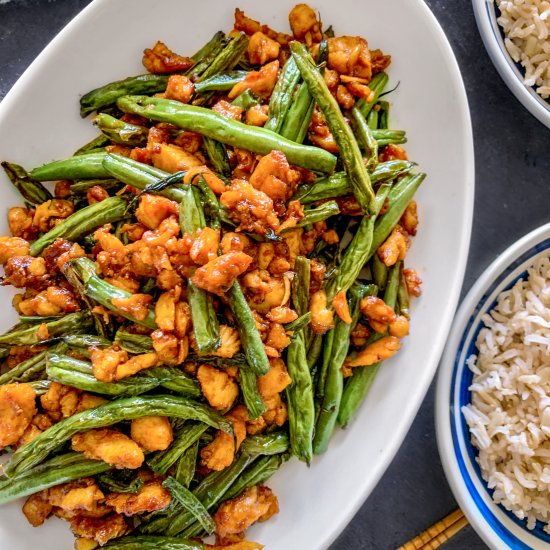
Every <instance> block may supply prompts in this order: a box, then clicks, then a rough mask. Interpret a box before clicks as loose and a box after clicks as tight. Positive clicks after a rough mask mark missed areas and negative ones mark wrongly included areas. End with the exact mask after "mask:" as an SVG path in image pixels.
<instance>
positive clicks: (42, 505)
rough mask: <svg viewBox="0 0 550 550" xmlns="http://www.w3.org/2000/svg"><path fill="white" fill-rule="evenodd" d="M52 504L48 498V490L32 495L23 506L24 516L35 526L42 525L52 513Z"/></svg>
mask: <svg viewBox="0 0 550 550" xmlns="http://www.w3.org/2000/svg"><path fill="white" fill-rule="evenodd" d="M52 508H53V506H52V504H51V503H50V500H49V498H48V490H45V491H40V492H39V493H35V494H34V495H31V496H30V497H29V498H28V499H27V500H26V501H25V504H23V514H24V515H25V517H26V518H27V521H28V522H29V523H30V524H31V525H32V526H33V527H38V526H39V525H42V524H43V523H44V522H45V521H46V520H47V519H48V518H49V517H50V515H51V513H52Z"/></svg>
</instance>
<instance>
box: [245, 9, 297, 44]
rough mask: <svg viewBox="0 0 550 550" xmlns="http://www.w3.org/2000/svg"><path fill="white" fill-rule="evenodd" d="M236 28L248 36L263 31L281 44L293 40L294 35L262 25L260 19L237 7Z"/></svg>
mask: <svg viewBox="0 0 550 550" xmlns="http://www.w3.org/2000/svg"><path fill="white" fill-rule="evenodd" d="M235 30H238V31H242V32H244V33H245V34H247V35H248V36H250V35H252V34H254V33H255V32H258V31H261V32H263V33H264V34H265V35H266V36H269V38H273V40H276V41H277V42H278V43H279V44H281V46H286V45H287V44H288V43H289V42H290V41H291V40H292V37H291V36H289V35H288V34H283V33H280V32H276V31H274V30H273V29H270V28H269V27H268V26H267V25H260V23H258V21H255V20H254V19H251V18H250V17H247V16H246V15H245V14H244V12H243V11H242V10H240V9H239V8H236V9H235Z"/></svg>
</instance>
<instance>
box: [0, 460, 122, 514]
mask: <svg viewBox="0 0 550 550" xmlns="http://www.w3.org/2000/svg"><path fill="white" fill-rule="evenodd" d="M111 468H112V466H110V465H109V464H106V463H105V462H102V461H101V460H92V459H89V458H85V457H84V456H83V455H82V454H81V453H67V454H64V455H61V456H56V457H55V458H52V459H51V460H49V461H48V462H45V463H44V464H41V465H40V466H36V467H35V468H31V469H30V470H28V471H27V472H25V473H23V474H21V475H17V476H16V477H15V478H11V479H8V480H6V481H0V504H6V503H7V502H11V501H13V500H16V499H18V498H22V497H26V496H29V495H32V494H33V493H38V492H39V491H43V490H44V489H49V488H50V487H53V486H54V485H59V484H60V483H67V482H69V481H74V480H75V479H80V478H82V477H88V476H93V475H96V474H100V473H102V472H105V471H107V470H109V469H111Z"/></svg>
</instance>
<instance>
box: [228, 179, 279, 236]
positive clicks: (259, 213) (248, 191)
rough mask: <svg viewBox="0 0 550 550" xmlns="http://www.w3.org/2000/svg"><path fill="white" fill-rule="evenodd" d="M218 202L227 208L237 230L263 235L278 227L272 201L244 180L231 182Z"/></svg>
mask: <svg viewBox="0 0 550 550" xmlns="http://www.w3.org/2000/svg"><path fill="white" fill-rule="evenodd" d="M220 202H221V204H222V205H223V206H225V207H226V208H227V210H228V213H229V216H230V218H231V219H233V220H234V221H236V222H238V223H239V224H240V225H239V228H238V229H239V230H244V231H253V232H255V233H258V234H259V235H264V234H265V233H266V232H267V231H268V229H273V230H277V229H278V227H279V220H278V218H277V216H276V214H275V212H274V210H273V201H272V200H271V199H270V198H269V197H268V196H267V195H266V194H265V193H263V192H262V191H259V190H257V189H254V187H253V186H252V185H250V184H249V183H248V182H246V181H244V180H233V182H232V184H231V186H230V187H228V188H227V189H226V190H225V191H224V192H223V193H222V194H221V196H220Z"/></svg>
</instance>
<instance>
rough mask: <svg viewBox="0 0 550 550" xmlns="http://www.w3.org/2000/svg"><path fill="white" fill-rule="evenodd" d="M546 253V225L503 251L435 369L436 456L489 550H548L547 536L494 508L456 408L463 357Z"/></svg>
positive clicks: (462, 394) (463, 394)
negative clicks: (485, 319)
mask: <svg viewBox="0 0 550 550" xmlns="http://www.w3.org/2000/svg"><path fill="white" fill-rule="evenodd" d="M549 253H550V224H546V225H543V226H542V227H539V228H538V229H536V230H534V231H532V232H531V233H529V234H528V235H526V236H525V237H523V238H522V239H520V240H519V241H518V242H516V243H515V244H513V245H512V246H511V247H510V248H508V249H507V250H505V251H504V252H503V253H502V254H500V256H498V258H497V259H496V260H495V261H494V262H493V263H492V264H491V265H490V266H489V267H488V268H487V269H486V270H485V272H484V273H483V275H481V277H480V278H479V279H478V280H477V282H476V284H475V285H474V286H473V287H472V289H471V290H470V292H469V293H468V295H467V296H466V298H465V299H464V301H463V302H462V305H461V306H460V309H459V311H458V313H457V315H456V317H455V321H454V323H453V328H452V330H451V334H450V336H449V339H448V342H447V346H446V348H445V352H444V354H443V358H442V360H441V364H440V367H439V375H438V381H437V394H436V426H437V441H438V446H439V453H440V455H441V460H442V462H443V467H444V469H445V474H446V475H447V480H448V481H449V484H450V486H451V488H452V490H453V493H454V495H455V497H456V499H457V501H458V503H459V504H460V507H461V508H462V510H463V511H464V513H465V515H466V517H467V518H468V520H469V521H470V523H471V524H472V525H473V527H474V529H475V530H476V531H477V532H478V534H479V535H480V536H481V537H482V538H483V540H484V541H485V542H486V543H487V544H488V545H489V546H490V547H491V548H494V549H495V550H501V549H502V548H513V549H514V550H515V549H529V548H532V549H543V548H544V549H548V548H549V543H550V535H548V534H547V533H545V532H544V531H543V530H542V527H541V525H539V524H537V527H536V528H535V529H534V530H533V531H529V530H527V528H526V527H525V522H523V521H520V520H518V519H517V518H516V517H515V516H514V515H513V514H511V513H510V512H507V511H506V510H505V509H504V508H503V507H501V506H499V505H497V504H495V503H494V502H493V500H492V498H491V493H490V491H489V490H488V489H487V485H486V483H485V482H484V480H483V478H482V477H481V472H480V469H479V466H478V464H477V462H476V460H475V458H476V456H477V450H476V449H475V448H474V447H473V445H472V444H471V443H470V434H469V430H468V425H467V424H466V420H465V419H464V416H463V415H462V413H461V407H462V406H463V405H466V404H467V403H469V402H470V399H471V393H470V391H469V389H468V388H469V386H470V384H471V382H472V377H473V374H472V372H471V371H470V369H468V367H467V366H466V359H467V358H468V357H469V356H470V355H472V354H475V353H477V348H476V346H475V342H476V338H477V335H478V334H479V331H480V329H481V328H482V327H483V323H482V321H481V317H482V315H484V314H485V313H487V312H488V311H490V310H491V309H492V308H493V307H494V306H495V304H496V299H497V296H498V295H499V294H500V293H501V292H503V291H504V290H507V289H509V288H511V287H512V286H513V285H514V284H515V283H516V281H517V280H518V279H520V278H525V277H526V269H527V267H529V266H530V265H531V264H532V263H533V262H534V261H535V259H536V258H537V257H538V256H541V255H548V254H549Z"/></svg>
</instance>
